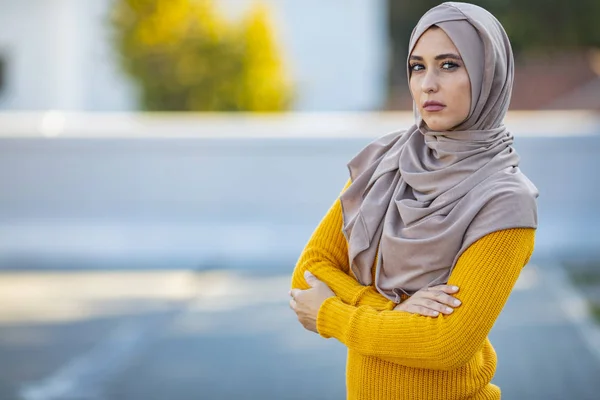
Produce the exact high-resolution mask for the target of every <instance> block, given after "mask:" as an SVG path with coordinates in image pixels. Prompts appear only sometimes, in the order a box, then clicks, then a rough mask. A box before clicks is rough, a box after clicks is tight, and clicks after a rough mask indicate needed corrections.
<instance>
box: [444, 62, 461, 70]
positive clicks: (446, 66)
mask: <svg viewBox="0 0 600 400" xmlns="http://www.w3.org/2000/svg"><path fill="white" fill-rule="evenodd" d="M458 67H460V65H458V64H457V63H455V62H453V61H444V62H443V63H442V69H445V70H453V69H456V68H458Z"/></svg>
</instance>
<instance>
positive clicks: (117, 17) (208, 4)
mask: <svg viewBox="0 0 600 400" xmlns="http://www.w3.org/2000/svg"><path fill="white" fill-rule="evenodd" d="M113 24H114V27H115V33H116V35H115V36H116V44H117V48H118V50H119V51H120V54H121V58H122V64H123V66H124V68H125V70H126V71H127V72H128V73H129V75H130V76H131V77H132V78H133V79H134V80H135V81H136V82H137V83H138V84H139V87H140V89H141V90H140V92H141V97H142V103H143V106H144V108H146V109H149V110H178V111H183V110H189V111H282V110H285V109H287V107H288V106H289V104H290V85H289V83H288V79H287V77H286V75H285V72H284V68H283V63H282V60H281V56H280V55H279V52H278V49H277V46H276V44H275V41H274V33H273V32H272V30H271V28H270V25H269V14H268V10H267V8H266V7H265V6H264V5H263V4H260V3H257V4H255V6H254V7H253V8H252V9H251V12H250V13H249V15H248V16H247V18H245V19H244V20H243V21H242V23H241V24H240V25H233V24H231V23H228V22H227V21H226V20H225V19H224V18H223V17H222V16H221V15H220V14H219V13H218V10H216V8H215V6H214V2H213V1H212V0H118V1H117V2H116V4H115V9H114V14H113Z"/></svg>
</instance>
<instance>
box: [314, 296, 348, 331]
mask: <svg viewBox="0 0 600 400" xmlns="http://www.w3.org/2000/svg"><path fill="white" fill-rule="evenodd" d="M355 309H356V307H354V306H351V305H348V304H346V303H344V302H343V301H342V300H340V299H339V298H338V297H335V296H334V297H329V298H327V299H326V300H325V301H324V302H323V304H321V307H320V308H319V313H318V314H317V331H318V332H319V335H321V336H322V337H324V338H326V339H328V338H330V337H335V338H337V339H339V338H340V337H341V334H342V332H343V331H345V330H346V329H347V328H348V325H349V323H350V319H351V318H352V311H353V310H355Z"/></svg>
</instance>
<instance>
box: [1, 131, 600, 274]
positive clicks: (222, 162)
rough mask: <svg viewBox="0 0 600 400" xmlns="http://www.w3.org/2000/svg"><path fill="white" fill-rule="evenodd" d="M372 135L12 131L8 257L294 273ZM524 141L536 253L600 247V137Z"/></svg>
mask: <svg viewBox="0 0 600 400" xmlns="http://www.w3.org/2000/svg"><path fill="white" fill-rule="evenodd" d="M255 136H256V135H255ZM371 139H372V138H371V137H367V136H354V137H353V136H348V137H337V138H336V137H324V138H314V137H306V138H302V137H297V136H295V137H289V138H283V137H271V138H266V137H262V138H260V137H254V138H252V137H251V138H240V137H237V138H221V139H219V138H216V137H206V136H189V137H183V136H176V137H174V138H169V137H159V136H155V137H146V138H132V137H121V138H118V137H107V138H100V137H95V138H84V137H75V136H72V137H68V136H66V137H62V138H61V137H58V138H51V139H49V138H42V137H29V138H23V137H20V138H19V137H10V136H5V137H3V138H1V139H0V261H1V263H2V266H4V267H6V266H15V265H18V266H20V267H27V266H38V265H40V263H41V264H43V265H44V266H45V265H50V264H51V263H52V262H54V261H52V260H58V261H56V262H58V263H59V264H58V266H61V267H69V266H75V267H76V266H81V265H83V264H82V263H86V264H90V263H99V264H102V263H105V264H106V263H109V264H110V265H116V266H119V267H135V266H151V265H159V266H173V267H175V266H185V267H193V266H201V265H209V264H214V263H220V264H223V263H225V264H235V265H244V264H246V263H247V264H256V263H265V265H266V264H273V265H275V266H277V265H281V264H286V263H287V267H289V263H290V262H293V261H294V260H295V257H296V256H297V254H298V252H299V251H300V250H301V248H302V246H303V245H304V244H305V242H306V240H307V239H308V237H309V235H310V233H311V231H312V230H313V229H314V227H315V226H316V224H317V223H318V221H319V219H320V218H321V217H322V216H323V214H324V213H325V212H326V211H327V208H328V207H329V205H330V204H331V203H332V201H333V200H334V199H335V197H336V196H337V194H338V193H339V191H340V189H341V188H342V186H343V184H344V183H345V181H346V179H347V172H346V168H345V164H346V162H347V161H348V160H349V158H350V157H352V155H353V154H354V153H355V152H356V151H358V150H359V149H360V148H361V147H362V146H364V145H365V144H366V143H367V142H368V141H369V140H371ZM515 146H516V148H517V150H518V152H519V153H520V155H521V157H522V164H521V167H522V169H523V171H524V172H525V173H526V174H527V175H528V176H529V177H530V178H531V179H532V181H533V182H534V183H535V184H536V185H537V186H538V188H539V189H540V193H541V195H540V198H539V216H540V218H539V219H540V229H539V232H538V237H537V250H536V256H539V257H549V256H553V255H560V254H573V253H574V254H590V253H593V252H595V251H596V250H597V249H598V248H599V246H600V228H599V223H600V209H599V206H598V205H599V204H600V178H599V175H600V161H599V155H600V135H576V134H574V135H572V136H557V137H547V136H546V137H535V136H526V135H523V136H518V137H517V138H516V144H515ZM40 260H41V261H40ZM69 260H71V261H69ZM55 266H56V265H55ZM281 266H282V267H285V265H281Z"/></svg>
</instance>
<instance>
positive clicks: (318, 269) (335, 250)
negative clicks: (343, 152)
mask: <svg viewBox="0 0 600 400" xmlns="http://www.w3.org/2000/svg"><path fill="white" fill-rule="evenodd" d="M350 183H351V182H350V181H348V182H347V183H346V186H345V187H344V190H345V189H346V188H347V187H348V186H349V185H350ZM342 192H343V191H342ZM342 226H343V216H342V205H341V202H340V200H339V198H338V199H336V201H335V202H334V204H333V205H332V206H331V207H330V209H329V211H328V212H327V214H326V215H325V217H324V218H323V219H322V220H321V222H320V223H319V225H318V226H317V228H316V230H315V231H314V232H313V234H312V236H311V238H310V239H309V241H308V243H307V245H306V246H305V248H304V250H303V251H302V253H301V255H300V258H299V260H298V262H297V263H296V267H295V268H294V272H293V274H292V284H291V287H292V288H297V289H302V290H306V289H309V288H310V286H309V285H308V284H307V283H306V281H305V280H304V271H306V270H309V271H310V272H311V273H312V274H313V275H314V276H316V277H317V278H318V279H319V280H321V281H323V282H325V283H326V284H327V285H328V286H329V288H330V289H331V290H333V292H334V293H335V294H336V297H335V298H336V299H338V301H340V303H342V304H349V305H352V306H356V305H367V306H370V307H372V308H373V309H375V310H391V309H393V308H394V306H395V303H394V302H392V301H390V300H389V299H387V298H386V297H384V296H383V295H381V294H380V293H379V292H378V291H377V290H376V289H375V288H374V287H373V286H372V285H371V286H363V285H361V284H360V283H359V282H358V281H357V280H356V279H355V278H354V277H352V276H350V272H349V271H350V266H349V263H348V244H347V243H346V238H345V237H344V234H343V232H342Z"/></svg>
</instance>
